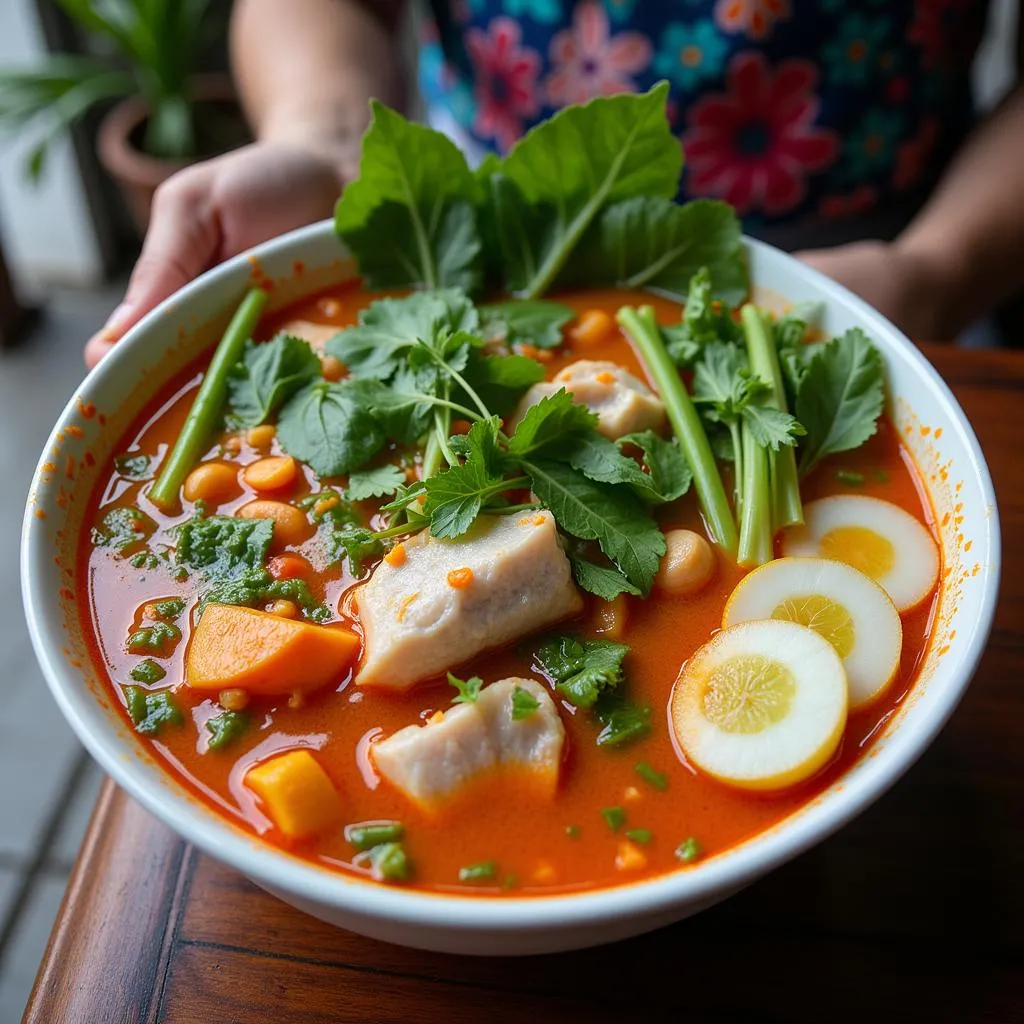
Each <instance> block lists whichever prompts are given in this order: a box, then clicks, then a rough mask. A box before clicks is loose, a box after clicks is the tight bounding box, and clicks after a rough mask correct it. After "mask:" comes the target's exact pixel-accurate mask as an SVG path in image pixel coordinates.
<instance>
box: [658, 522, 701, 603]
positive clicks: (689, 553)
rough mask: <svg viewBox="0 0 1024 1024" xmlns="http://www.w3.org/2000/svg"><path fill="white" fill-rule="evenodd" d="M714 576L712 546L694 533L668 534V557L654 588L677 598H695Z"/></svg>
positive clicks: (675, 532)
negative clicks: (691, 596)
mask: <svg viewBox="0 0 1024 1024" xmlns="http://www.w3.org/2000/svg"><path fill="white" fill-rule="evenodd" d="M714 572H715V553H714V552H713V551H712V550H711V545H710V544H709V543H708V542H707V541H706V540H705V539H704V538H703V537H701V536H700V534H697V533H694V532H693V530H669V531H668V532H667V533H666V534H665V557H664V558H663V559H662V560H661V567H660V568H659V569H658V574H657V576H655V577H654V585H655V586H656V587H657V588H658V589H659V590H661V591H662V592H663V593H666V594H672V595H673V596H675V597H687V596H689V595H690V594H696V593H697V591H698V590H700V589H701V588H702V587H704V586H706V585H707V583H708V581H709V580H710V579H711V577H712V576H713V575H714Z"/></svg>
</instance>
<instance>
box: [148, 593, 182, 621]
mask: <svg viewBox="0 0 1024 1024" xmlns="http://www.w3.org/2000/svg"><path fill="white" fill-rule="evenodd" d="M154 607H155V608H156V613H157V615H159V616H160V618H161V619H177V618H178V617H179V616H180V615H181V613H182V612H183V611H184V610H185V599H184V598H182V597H168V598H166V599H165V600H163V601H157V602H156V603H155V604H154Z"/></svg>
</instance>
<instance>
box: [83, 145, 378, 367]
mask: <svg viewBox="0 0 1024 1024" xmlns="http://www.w3.org/2000/svg"><path fill="white" fill-rule="evenodd" d="M357 159H358V153H352V154H334V153H328V152H326V151H324V152H314V151H313V150H311V149H307V148H303V147H301V146H298V145H295V144H286V143H281V142H256V143H253V144H252V145H249V146H245V147H243V148H242V149H237V150H234V151H233V152H230V153H226V154H224V155H223V156H219V157H215V158H214V159H212V160H207V161H205V162H204V163H199V164H194V165H193V166H191V167H187V168H185V169H184V170H183V171H179V172H178V173H177V174H175V175H174V176H173V177H171V178H168V180H167V181H166V182H164V183H163V184H162V185H161V186H160V187H159V188H158V189H157V192H156V196H155V197H154V199H153V210H152V215H151V219H150V225H149V230H148V231H147V232H146V239H145V242H144V243H143V246H142V252H141V254H140V256H139V260H138V262H137V263H136V264H135V269H134V270H133V271H132V276H131V279H130V281H129V282H128V290H127V292H126V294H125V297H124V300H123V301H122V302H121V304H120V305H119V306H118V307H117V308H116V309H115V310H114V312H113V313H112V314H111V315H110V318H109V319H108V320H107V323H106V324H105V325H104V326H103V328H102V329H101V330H99V331H97V332H96V334H94V335H93V336H92V337H91V338H90V339H89V341H88V342H87V344H86V346H85V362H86V365H87V366H88V367H90V368H92V367H93V366H95V365H96V364H97V363H98V362H99V361H100V360H101V359H102V358H103V356H104V355H106V353H107V352H109V351H110V349H111V348H112V347H113V345H114V344H116V342H117V341H119V340H120V338H121V337H122V335H124V333H125V332H126V331H127V330H128V329H129V328H130V327H132V326H133V325H134V324H135V323H137V322H138V321H139V320H140V319H141V318H142V317H143V316H144V315H145V314H146V313H148V312H149V311H150V310H151V309H153V308H154V307H155V306H157V305H158V304H159V303H160V302H162V301H163V300H164V299H166V298H167V296H168V295H170V294H172V293H173V292H175V291H177V290H178V289H179V288H181V287H182V286H183V285H185V284H187V283H188V282H189V281H191V280H192V279H193V278H194V277H197V276H198V275H199V274H201V273H202V272H203V271H204V270H208V269H209V268H210V267H212V266H214V265H216V264H217V263H220V262H221V261H222V260H225V259H227V258H228V257H230V256H235V255H237V254H238V253H240V252H243V251H244V250H246V249H248V248H250V247H251V246H254V245H256V244H257V243H259V242H264V241H266V240H267V239H268V238H273V237H274V236H275V235H279V234H282V233H283V232H285V231H290V230H292V229H293V228H297V227H301V226H302V225H303V224H310V223H312V222H313V221H316V220H320V219H321V218H323V217H328V216H330V214H331V211H332V209H333V207H334V202H335V200H336V199H337V198H338V194H339V193H340V191H341V189H342V187H343V185H344V183H345V181H346V180H351V178H352V177H353V176H354V174H355V164H356V160H357Z"/></svg>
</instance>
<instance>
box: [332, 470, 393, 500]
mask: <svg viewBox="0 0 1024 1024" xmlns="http://www.w3.org/2000/svg"><path fill="white" fill-rule="evenodd" d="M404 483H405V474H404V473H403V472H402V471H401V470H400V469H399V468H398V467H397V466H391V465H388V466H375V467H374V468H373V469H361V470H357V471H356V472H354V473H350V474H349V478H348V485H347V486H346V487H345V495H346V497H347V498H348V499H349V501H366V500H367V499H368V498H384V497H389V496H390V495H392V494H394V493H395V492H396V491H397V490H398V488H399V487H401V486H402V485H403V484H404Z"/></svg>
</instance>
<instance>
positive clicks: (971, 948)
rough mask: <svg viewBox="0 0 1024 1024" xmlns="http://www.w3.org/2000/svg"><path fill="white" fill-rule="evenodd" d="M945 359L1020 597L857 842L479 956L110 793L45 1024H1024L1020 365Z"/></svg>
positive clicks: (865, 819)
mask: <svg viewBox="0 0 1024 1024" xmlns="http://www.w3.org/2000/svg"><path fill="white" fill-rule="evenodd" d="M928 354H929V355H930V356H931V357H932V358H933V360H934V361H935V363H936V364H937V365H938V366H939V368H940V370H941V371H942V372H943V374H944V375H945V377H946V379H947V380H948V381H949V382H950V384H951V385H952V387H953V389H954V391H955V392H956V394H957V396H958V397H959V399H960V401H961V402H962V403H963V405H964V408H965V409H966V410H967V413H968V415H969V416H970V418H971V420H972V422H973V423H974V425H975V428H976V429H977V431H978V434H979V436H980V438H981V443H982V446H983V448H984V450H985V453H986V455H987V457H988V460H989V464H990V466H991V468H992V474H993V476H994V478H995V482H996V490H997V492H998V497H999V503H1000V510H1001V514H1002V524H1003V537H1004V571H1003V584H1002V596H1001V601H1000V605H999V610H998V613H997V616H996V623H995V629H994V631H993V634H992V638H991V640H990V642H989V645H988V649H987V651H986V653H985V657H984V660H983V661H982V664H981V667H980V669H979V671H978V674H977V677H976V678H975V680H974V683H973V684H972V686H971V688H970V690H969V691H968V693H967V696H966V697H965V699H964V701H963V703H962V705H961V706H960V708H959V710H958V711H957V713H956V714H955V716H954V718H953V720H952V721H951V722H950V724H949V725H948V726H947V728H946V729H945V730H944V732H943V733H942V735H941V736H940V737H939V738H938V739H937V740H936V742H935V743H934V744H933V746H932V747H931V748H930V749H929V750H928V752H927V753H926V754H925V755H924V757H923V758H922V759H921V761H920V762H919V763H918V764H917V765H916V766H915V767H914V768H913V769H911V771H910V772H909V773H908V775H907V776H906V777H905V778H904V779H903V780H902V781H901V782H899V783H898V784H897V785H896V786H895V788H894V789H893V790H892V791H891V792H890V793H889V794H888V795H887V796H885V797H884V798H883V799H882V800H880V801H879V802H878V803H877V804H876V805H874V806H873V807H872V808H870V809H869V810H868V811H867V812H866V813H865V814H863V815H862V816H861V817H860V818H859V819H857V821H855V822H854V823H853V824H852V825H850V826H849V827H847V828H846V829H844V830H843V831H842V832H841V833H839V834H838V835H836V836H834V837H833V838H832V839H830V840H828V841H827V842H825V843H823V844H822V845H821V846H819V847H817V848H816V849H814V850H813V851H811V852H810V853H807V854H805V855H804V856H803V857H801V858H799V859H798V860H796V861H794V862H792V863H790V864H788V865H787V866H785V867H784V868H782V869H780V870H779V871H777V872H775V873H774V874H772V875H770V876H769V877H768V878H766V879H764V880H762V881H760V882H758V883H756V884H755V885H753V886H751V887H750V888H749V889H747V890H746V891H744V892H743V893H741V894H739V895H738V896H735V897H733V898H732V899H731V900H728V901H727V902H726V903H724V904H721V905H720V906H718V907H715V908H713V909H712V910H709V911H706V912H705V913H703V914H701V915H699V916H697V917H695V918H691V919H689V920H687V921H683V922H682V923H680V924H678V925H674V926H672V927H670V928H666V929H663V930H661V931H659V932H655V933H653V934H650V935H647V936H644V937H642V938H639V939H635V940H631V941H629V942H623V943H618V944H616V945H612V946H606V947H603V948H598V949H594V950H589V951H585V952H581V953H571V954H563V955H559V956H547V957H533V958H528V959H520V960H513V959H482V958H472V957H457V956H449V955H440V954H432V953H422V952H417V951H414V950H407V949H402V948H400V947H397V946H390V945H386V944H384V943H380V942H374V941H372V940H369V939H364V938H361V937H359V936H357V935H353V934H350V933H347V932H343V931H340V930H336V929H333V928H331V927H329V926H327V925H324V924H321V923H319V922H317V921H315V920H313V919H312V918H309V917H306V916H304V915H303V914H300V913H299V912H298V911H296V910H292V909H291V908H290V907H288V906H286V905H285V904H283V903H280V902H279V901H277V900H276V899H274V898H273V897H271V896H268V895H266V894H265V893H263V892H262V891H261V890H259V889H257V888H256V887H255V886H253V885H252V884H250V883H249V882H247V881H246V880H245V879H244V878H242V877H241V876H240V875H238V874H237V873H235V872H234V871H232V870H231V869H229V868H226V867H223V866H221V865H219V864H217V863H215V862H214V861H212V860H210V859H209V858H207V857H205V856H204V855H202V854H199V853H197V852H196V851H195V850H194V849H193V848H192V847H190V846H187V845H186V844H185V843H183V842H182V841H180V840H179V839H177V838H176V836H174V835H173V834H172V833H171V832H170V831H168V830H167V829H166V828H164V826H162V825H160V824H158V823H157V822H156V821H154V820H153V819H152V818H150V817H149V816H148V815H147V814H146V813H145V812H144V811H143V810H141V809H140V808H139V807H138V806H137V805H136V804H134V803H133V802H132V801H130V800H129V799H128V798H127V797H125V796H124V794H123V793H121V792H120V791H119V790H118V789H116V788H115V787H114V786H113V784H111V783H109V782H108V783H107V785H106V787H105V789H104V790H103V793H102V796H101V797H100V800H99V803H98V805H97V808H96V811H95V814H94V817H93V821H92V824H91V826H90V829H89V833H88V835H87V837H86V840H85V843H84V845H83V847H82V851H81V853H80V855H79V859H78V863H77V865H76V868H75V871H74V874H73V876H72V880H71V884H70V887H69V889H68V894H67V897H66V899H65V902H64V906H63V908H62V910H61V913H60V916H59V918H58V921H57V924H56V926H55V928H54V932H53V936H52V938H51V940H50V946H49V949H48V950H47V954H46V957H45V958H44V961H43V964H42V967H41V969H40V973H39V977H38V979H37V982H36V988H35V991H34V992H33V995H32V998H31V1000H30V1003H29V1007H28V1010H27V1014H26V1020H27V1021H29V1022H32V1024H57V1022H59V1024H94V1022H103V1024H115V1022H116V1024H120V1022H129V1021H131V1022H134V1021H140V1022H160V1024H197V1022H202V1024H227V1022H232V1024H248V1022H274V1024H300V1022H301V1024H326V1022H334V1021H367V1022H368V1021H434V1020H437V1021H445V1022H459V1021H474V1022H475V1021H485V1020H486V1021H488V1022H497V1021H506V1020H507V1021H526V1020H532V1021H536V1022H539V1021H548V1020H550V1021H604V1020H609V1021H612V1020H614V1021H616V1022H625V1021H635V1020H698V1021H704V1020H708V1021H719V1020H722V1021H800V1022H809V1024H819V1022H826V1021H827V1022H833V1021H857V1022H858V1024H863V1022H864V1021H871V1020H881V1021H890V1020H899V1021H907V1022H913V1021H919V1020H920V1021H956V1022H974V1021H979V1022H993V1024H1004V1022H1014V1021H1024V754H1022V751H1024V474H1022V466H1024V441H1022V428H1021V423H1022V410H1024V355H1013V354H1005V353H998V352H964V351H960V350H939V349H929V350H928Z"/></svg>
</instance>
